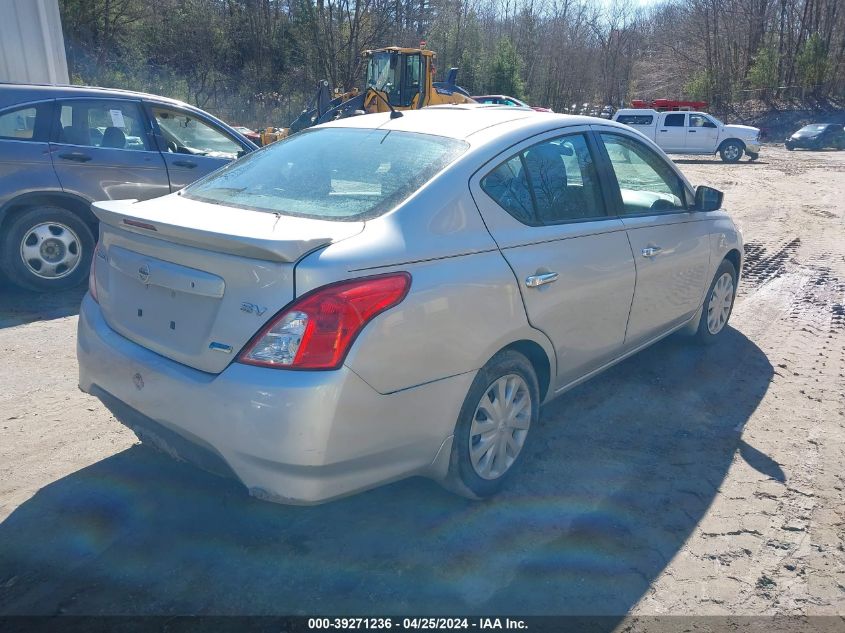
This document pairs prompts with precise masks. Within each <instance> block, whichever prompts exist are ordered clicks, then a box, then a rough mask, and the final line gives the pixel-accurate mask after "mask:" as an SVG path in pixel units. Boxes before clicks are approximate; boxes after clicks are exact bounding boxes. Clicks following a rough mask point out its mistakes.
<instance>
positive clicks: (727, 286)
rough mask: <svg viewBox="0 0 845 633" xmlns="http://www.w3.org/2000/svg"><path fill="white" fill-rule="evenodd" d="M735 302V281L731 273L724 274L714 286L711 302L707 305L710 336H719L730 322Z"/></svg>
mask: <svg viewBox="0 0 845 633" xmlns="http://www.w3.org/2000/svg"><path fill="white" fill-rule="evenodd" d="M733 302H734V280H733V277H731V275H730V273H723V274H722V276H721V277H719V279H718V281H716V285H715V286H713V292H711V293H710V301H709V302H708V304H707V329H708V330H709V332H710V334H718V333H719V332H721V331H722V328H723V327H725V323H727V322H728V317H729V316H730V315H731V306H732V305H733Z"/></svg>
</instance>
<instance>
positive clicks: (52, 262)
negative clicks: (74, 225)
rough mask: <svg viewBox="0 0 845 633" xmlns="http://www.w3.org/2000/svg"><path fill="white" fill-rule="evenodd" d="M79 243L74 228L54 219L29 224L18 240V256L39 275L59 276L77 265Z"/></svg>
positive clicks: (41, 276)
mask: <svg viewBox="0 0 845 633" xmlns="http://www.w3.org/2000/svg"><path fill="white" fill-rule="evenodd" d="M81 256H82V245H81V244H80V242H79V237H78V236H77V235H76V233H74V232H73V230H72V229H71V228H70V227H68V226H65V225H64V224H59V223H57V222H45V223H43V224H38V225H37V226H34V227H32V228H31V229H30V230H29V231H27V233H26V235H24V237H23V240H21V259H22V260H23V263H24V264H25V265H26V267H27V268H28V269H29V271H30V272H31V273H32V274H33V275H35V276H36V277H40V278H41V279H59V278H61V277H66V276H68V275H69V274H71V273H72V272H73V271H74V270H76V268H77V267H78V266H79V262H80V260H81Z"/></svg>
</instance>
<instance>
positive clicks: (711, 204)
mask: <svg viewBox="0 0 845 633" xmlns="http://www.w3.org/2000/svg"><path fill="white" fill-rule="evenodd" d="M724 197H725V194H724V193H722V192H721V191H719V190H718V189H713V187H705V186H704V185H701V186H700V187H696V188H695V208H694V209H693V211H717V210H718V209H721V208H722V199H723V198H724Z"/></svg>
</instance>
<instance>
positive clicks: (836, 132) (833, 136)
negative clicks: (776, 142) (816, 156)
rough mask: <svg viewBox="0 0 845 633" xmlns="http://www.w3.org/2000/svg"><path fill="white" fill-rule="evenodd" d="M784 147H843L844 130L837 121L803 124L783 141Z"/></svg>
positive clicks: (844, 140)
mask: <svg viewBox="0 0 845 633" xmlns="http://www.w3.org/2000/svg"><path fill="white" fill-rule="evenodd" d="M784 145H786V149H788V150H793V149H796V148H798V149H824V148H825V147H832V148H834V149H845V131H843V129H842V125H840V124H838V123H812V124H810V125H805V126H804V127H802V128H801V129H800V130H798V131H797V132H795V134H793V135H792V136H790V137H789V138H788V139H786V142H785V143H784Z"/></svg>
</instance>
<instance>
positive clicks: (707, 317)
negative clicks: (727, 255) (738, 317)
mask: <svg viewBox="0 0 845 633" xmlns="http://www.w3.org/2000/svg"><path fill="white" fill-rule="evenodd" d="M736 285H737V284H736V269H735V268H734V265H733V264H732V263H730V262H729V261H728V260H725V261H723V262H722V263H721V264H720V265H719V268H718V270H716V274H715V275H714V276H713V281H712V282H711V283H710V287H709V288H708V290H707V294H706V295H704V306H703V307H702V312H701V319H700V321H699V323H698V330H697V331H696V333H695V339H696V341H697V342H698V343H702V344H704V345H710V344H713V343H715V342H716V341H718V340H719V338H720V335H721V334H722V332H724V331H725V327H726V326H727V324H728V321H729V320H730V318H731V313H732V312H733V307H734V300H735V299H736ZM725 292H727V294H725ZM720 307H721V311H720V312H721V313H719V308H720ZM711 317H712V318H711Z"/></svg>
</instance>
